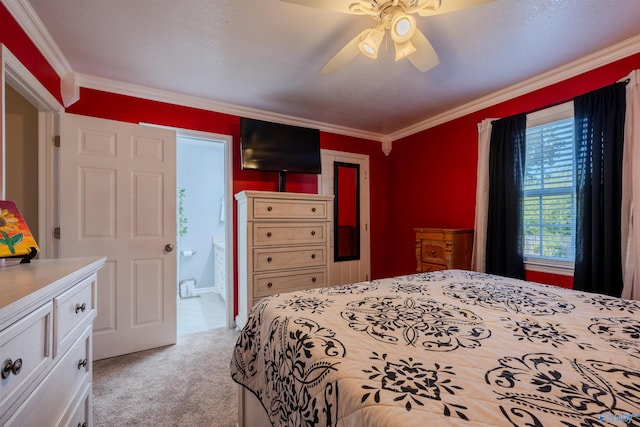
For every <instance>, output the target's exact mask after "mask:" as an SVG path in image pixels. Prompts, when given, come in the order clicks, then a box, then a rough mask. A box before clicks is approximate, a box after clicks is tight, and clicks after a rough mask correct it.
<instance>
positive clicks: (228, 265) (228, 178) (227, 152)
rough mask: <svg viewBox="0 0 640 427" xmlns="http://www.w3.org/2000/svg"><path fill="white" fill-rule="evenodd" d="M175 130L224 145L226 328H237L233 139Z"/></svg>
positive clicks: (192, 131)
mask: <svg viewBox="0 0 640 427" xmlns="http://www.w3.org/2000/svg"><path fill="white" fill-rule="evenodd" d="M172 129H175V131H176V133H177V135H178V137H180V136H182V137H186V138H196V139H204V140H215V141H219V142H222V143H224V206H225V212H224V214H225V218H226V220H225V224H224V247H225V250H224V256H225V271H226V274H225V282H226V283H225V296H224V300H225V305H226V309H227V316H226V326H227V328H235V326H236V321H235V316H234V315H233V312H234V306H235V299H234V295H233V277H234V276H233V265H234V262H235V256H234V255H235V250H234V247H233V137H232V136H231V135H223V134H219V133H210V132H202V131H196V130H190V129H182V128H172Z"/></svg>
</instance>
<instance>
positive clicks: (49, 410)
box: [6, 326, 91, 426]
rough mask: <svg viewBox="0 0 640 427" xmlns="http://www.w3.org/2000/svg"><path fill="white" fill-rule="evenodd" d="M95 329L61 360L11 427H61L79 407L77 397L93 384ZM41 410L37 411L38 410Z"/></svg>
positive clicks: (84, 333) (14, 416) (18, 411)
mask: <svg viewBox="0 0 640 427" xmlns="http://www.w3.org/2000/svg"><path fill="white" fill-rule="evenodd" d="M90 349H91V326H89V327H87V328H86V329H85V330H84V331H83V333H82V334H81V335H80V338H78V340H77V341H76V342H75V343H73V346H72V347H71V349H70V350H69V351H68V352H67V353H65V355H64V356H63V357H62V359H60V361H58V363H57V364H56V366H55V367H54V368H53V370H52V371H51V372H50V373H49V375H47V377H46V378H45V379H44V380H43V381H42V382H41V383H40V385H39V386H38V387H37V388H36V389H35V391H34V392H33V393H32V394H31V395H30V396H29V397H28V398H27V399H26V400H25V402H24V403H23V404H22V406H21V407H20V408H18V410H17V411H16V412H15V413H14V414H13V416H12V417H11V418H10V419H9V421H8V422H7V424H6V425H7V426H45V425H47V426H57V425H61V421H62V418H63V416H64V414H65V413H68V412H69V411H70V410H71V407H72V406H73V405H75V404H76V402H75V401H74V400H73V397H74V396H75V395H76V393H77V392H78V390H79V389H80V388H81V387H82V385H83V384H87V383H90V382H91V366H90V365H91V357H90V356H91V350H90ZM34 408H37V410H34Z"/></svg>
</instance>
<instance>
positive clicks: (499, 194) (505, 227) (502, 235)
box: [486, 113, 527, 279]
mask: <svg viewBox="0 0 640 427" xmlns="http://www.w3.org/2000/svg"><path fill="white" fill-rule="evenodd" d="M526 125H527V115H526V114H524V113H523V114H518V115H516V116H511V117H506V118H504V119H500V120H496V121H495V122H493V125H492V129H491V142H490V145H489V206H488V212H487V247H486V249H487V253H486V271H487V273H492V274H499V275H501V276H508V277H514V278H517V279H524V261H523V255H522V253H523V250H524V244H523V236H522V220H523V217H522V216H523V198H522V190H523V188H522V186H523V182H524V159H525V136H526Z"/></svg>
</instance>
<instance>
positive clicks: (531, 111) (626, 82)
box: [525, 78, 631, 114]
mask: <svg viewBox="0 0 640 427" xmlns="http://www.w3.org/2000/svg"><path fill="white" fill-rule="evenodd" d="M630 81H631V79H630V78H626V79H624V80H620V81H619V82H616V83H624V84H625V85H628V84H629V82H630ZM616 83H612V84H616ZM603 87H606V86H603ZM596 90H597V89H596ZM586 93H588V92H586ZM577 96H580V95H577ZM574 99H576V96H574V97H573V98H569V99H565V100H564V101H558V102H554V103H553V104H549V105H546V106H544V107H540V108H534V109H533V110H530V111H527V112H526V113H525V114H531V113H535V112H537V111H541V110H546V109H547V108H551V107H555V106H556V105H560V104H564V103H565V102H571V101H573V100H574Z"/></svg>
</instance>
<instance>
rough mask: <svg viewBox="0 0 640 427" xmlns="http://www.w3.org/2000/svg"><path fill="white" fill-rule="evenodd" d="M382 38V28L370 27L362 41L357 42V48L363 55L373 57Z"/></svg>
mask: <svg viewBox="0 0 640 427" xmlns="http://www.w3.org/2000/svg"><path fill="white" fill-rule="evenodd" d="M383 38H384V29H382V28H372V29H370V30H369V32H368V33H367V34H366V36H365V37H364V38H363V39H362V41H360V43H358V48H359V49H360V52H362V54H363V55H365V56H368V57H369V58H374V59H375V58H377V57H378V49H379V48H380V44H381V43H382V39H383Z"/></svg>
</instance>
